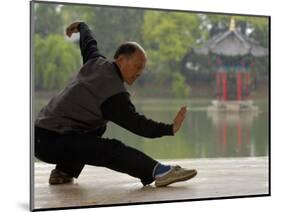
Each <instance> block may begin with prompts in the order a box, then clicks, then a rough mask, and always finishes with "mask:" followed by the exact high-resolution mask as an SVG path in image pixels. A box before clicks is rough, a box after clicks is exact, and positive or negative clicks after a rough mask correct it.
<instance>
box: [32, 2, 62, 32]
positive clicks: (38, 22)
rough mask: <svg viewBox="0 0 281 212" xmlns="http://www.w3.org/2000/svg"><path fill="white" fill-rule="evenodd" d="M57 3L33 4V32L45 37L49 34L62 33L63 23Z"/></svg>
mask: <svg viewBox="0 0 281 212" xmlns="http://www.w3.org/2000/svg"><path fill="white" fill-rule="evenodd" d="M59 9H60V7H59V5H56V4H46V3H37V4H35V17H34V20H35V34H39V35H41V36H42V37H46V36H48V35H50V34H62V33H63V25H62V19H61V15H60V12H59Z"/></svg>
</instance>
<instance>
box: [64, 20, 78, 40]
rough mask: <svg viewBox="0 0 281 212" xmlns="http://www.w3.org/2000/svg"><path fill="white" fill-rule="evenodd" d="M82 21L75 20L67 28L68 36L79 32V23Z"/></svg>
mask: <svg viewBox="0 0 281 212" xmlns="http://www.w3.org/2000/svg"><path fill="white" fill-rule="evenodd" d="M80 23H81V22H74V23H72V24H70V25H69V26H68V27H67V28H66V35H67V36H68V37H71V35H72V33H76V32H79V30H78V25H79V24H80Z"/></svg>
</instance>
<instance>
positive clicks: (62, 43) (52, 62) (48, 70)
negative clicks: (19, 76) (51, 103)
mask: <svg viewBox="0 0 281 212" xmlns="http://www.w3.org/2000/svg"><path fill="white" fill-rule="evenodd" d="M34 59H35V90H57V89H61V88H63V87H64V86H65V84H66V83H67V82H68V81H69V80H70V77H71V76H72V75H73V74H75V73H76V72H77V71H78V68H79V66H80V65H81V56H80V52H79V49H78V48H77V46H75V45H74V44H73V43H70V42H67V41H66V40H65V39H64V37H63V36H61V35H50V36H48V37H44V38H42V37H41V36H40V35H36V36H35V58H34Z"/></svg>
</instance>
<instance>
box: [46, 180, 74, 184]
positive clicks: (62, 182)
mask: <svg viewBox="0 0 281 212" xmlns="http://www.w3.org/2000/svg"><path fill="white" fill-rule="evenodd" d="M70 183H73V180H67V181H65V180H63V179H54V180H49V184H50V185H60V184H70Z"/></svg>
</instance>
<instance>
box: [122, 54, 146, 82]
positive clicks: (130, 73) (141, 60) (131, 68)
mask: <svg viewBox="0 0 281 212" xmlns="http://www.w3.org/2000/svg"><path fill="white" fill-rule="evenodd" d="M145 63H146V56H145V55H144V53H143V52H142V51H139V50H137V51H136V52H135V53H134V54H133V55H132V56H130V57H122V58H120V65H121V66H120V69H121V72H122V75H123V78H124V81H125V82H126V83H127V84H128V85H132V84H133V83H134V81H135V80H136V79H137V78H138V77H139V76H140V75H141V74H142V72H143V70H144V68H145Z"/></svg>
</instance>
